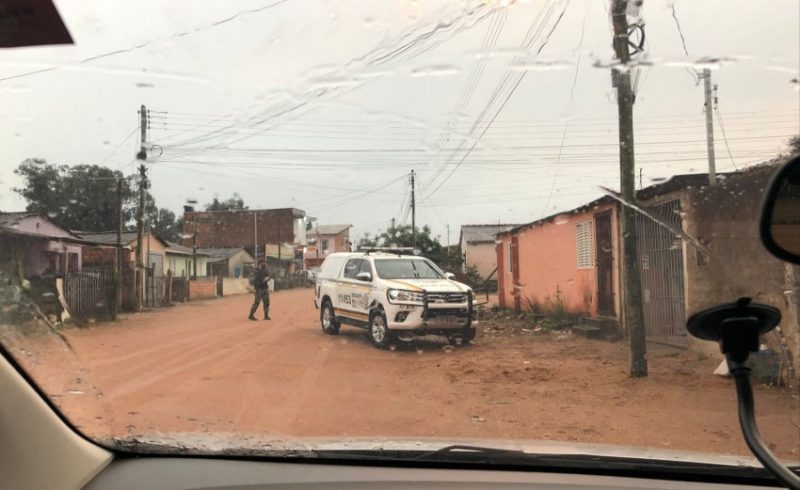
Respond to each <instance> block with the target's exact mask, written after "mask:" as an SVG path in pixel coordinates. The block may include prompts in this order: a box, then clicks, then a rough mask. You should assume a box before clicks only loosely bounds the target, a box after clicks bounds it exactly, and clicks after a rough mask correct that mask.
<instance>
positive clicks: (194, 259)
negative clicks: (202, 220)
mask: <svg viewBox="0 0 800 490" xmlns="http://www.w3.org/2000/svg"><path fill="white" fill-rule="evenodd" d="M192 224H193V225H194V226H193V227H192V228H194V233H192V280H193V281H196V280H197V213H193V214H192Z"/></svg>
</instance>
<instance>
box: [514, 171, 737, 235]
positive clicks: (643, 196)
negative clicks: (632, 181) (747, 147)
mask: <svg viewBox="0 0 800 490" xmlns="http://www.w3.org/2000/svg"><path fill="white" fill-rule="evenodd" d="M750 168H752V167H750ZM748 171H749V169H743V170H740V171H739V172H728V173H718V174H717V176H718V177H722V178H726V177H730V176H735V175H739V174H743V173H746V172H748ZM706 186H708V174H705V173H702V174H679V175H673V176H672V177H670V178H669V179H668V180H665V181H664V182H659V183H658V184H653V185H651V186H648V187H645V188H643V189H639V190H638V191H636V200H637V201H640V202H641V201H649V200H650V199H653V198H656V197H659V196H663V195H665V194H670V193H672V192H676V191H684V190H689V189H692V188H697V187H706ZM614 200H615V198H614V197H611V196H603V197H600V198H598V199H595V200H594V201H591V202H588V203H586V204H582V205H580V206H578V207H576V208H573V209H570V210H567V211H562V212H559V213H555V214H552V215H550V216H547V217H545V218H541V219H538V220H536V221H531V222H530V223H526V224H524V225H519V226H516V227H514V228H511V229H509V230H507V231H504V232H502V233H498V235H507V234H509V233H516V232H518V231H521V230H524V229H527V228H531V227H533V226H536V225H539V224H542V223H547V222H550V221H553V220H555V219H556V217H558V216H563V215H565V214H575V213H580V212H583V211H586V210H587V209H590V208H593V207H595V206H597V205H599V204H601V203H603V202H611V201H614Z"/></svg>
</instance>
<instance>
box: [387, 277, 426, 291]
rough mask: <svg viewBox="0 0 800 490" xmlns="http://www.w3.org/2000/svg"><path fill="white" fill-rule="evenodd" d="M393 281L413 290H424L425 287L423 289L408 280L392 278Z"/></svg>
mask: <svg viewBox="0 0 800 490" xmlns="http://www.w3.org/2000/svg"><path fill="white" fill-rule="evenodd" d="M392 282H396V283H397V284H402V285H403V286H405V287H407V288H409V289H410V290H412V291H424V289H422V288H421V287H419V286H415V285H413V284H409V283H407V282H403V281H398V280H394V279H393V280H392Z"/></svg>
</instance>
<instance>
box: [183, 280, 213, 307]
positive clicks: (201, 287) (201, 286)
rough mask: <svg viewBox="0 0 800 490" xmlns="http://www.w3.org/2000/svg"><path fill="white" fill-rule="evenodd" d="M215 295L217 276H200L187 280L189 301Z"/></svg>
mask: <svg viewBox="0 0 800 490" xmlns="http://www.w3.org/2000/svg"><path fill="white" fill-rule="evenodd" d="M216 297H217V278H216V277H209V278H200V279H197V280H195V281H189V301H192V300H195V299H207V298H216Z"/></svg>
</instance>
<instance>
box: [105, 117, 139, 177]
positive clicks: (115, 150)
mask: <svg viewBox="0 0 800 490" xmlns="http://www.w3.org/2000/svg"><path fill="white" fill-rule="evenodd" d="M138 131H139V125H138V124H137V125H136V126H135V127H134V128H133V130H132V131H131V132H130V134H128V136H126V137H125V138H124V139H123V140H122V141H120V142H119V144H118V145H117V146H115V147H114V149H113V150H111V151H110V152H109V153H108V154H107V155H106V157H105V158H103V159H102V160H101V161H100V164H99V165H100V166H101V167H102V166H103V165H104V164H105V163H106V162H107V161H108V159H109V158H111V156H112V155H113V154H114V153H116V152H117V150H119V149H120V148H121V147H122V145H124V144H125V142H126V141H128V140H129V139H130V138H131V136H133V135H134V134H136V133H137V132H138Z"/></svg>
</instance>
